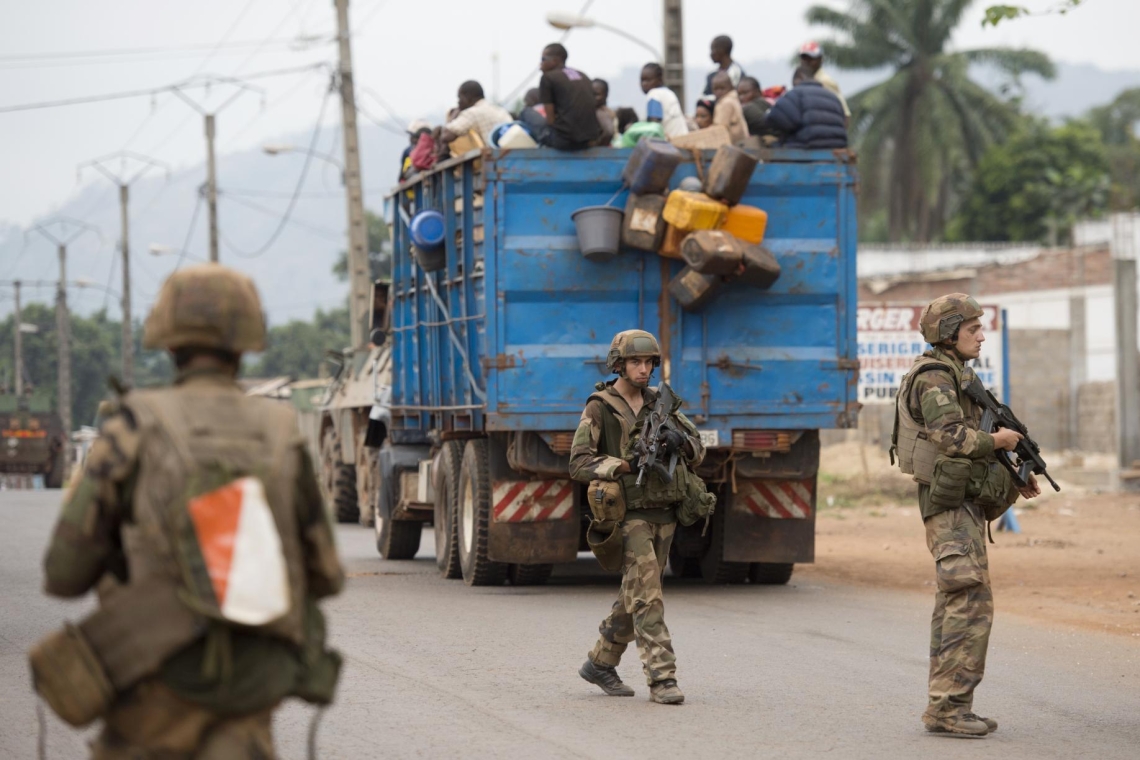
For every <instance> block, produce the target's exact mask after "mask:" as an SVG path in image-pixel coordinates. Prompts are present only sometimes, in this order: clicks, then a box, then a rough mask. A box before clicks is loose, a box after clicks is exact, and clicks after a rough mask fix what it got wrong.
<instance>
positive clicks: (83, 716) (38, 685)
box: [28, 624, 115, 728]
mask: <svg viewBox="0 0 1140 760" xmlns="http://www.w3.org/2000/svg"><path fill="white" fill-rule="evenodd" d="M28 659H29V661H30V663H31V666H32V685H33V686H34V687H35V689H36V691H37V692H39V695H40V696H41V697H43V699H44V701H45V702H47V703H48V706H49V707H50V708H51V709H52V711H53V712H54V713H55V714H56V715H58V716H59V717H60V718H62V719H63V720H64V721H66V722H67V723H69V724H71V725H72V726H75V727H76V728H82V727H84V726H86V725H87V724H89V723H91V721H93V720H95V719H96V718H98V717H99V716H101V715H103V714H104V713H106V712H107V710H108V709H109V708H110V707H111V703H112V702H113V701H114V699H115V687H113V686H112V685H111V681H110V679H109V678H108V677H107V673H106V671H105V670H104V669H103V665H102V664H101V663H100V662H99V658H98V657H97V656H96V655H95V652H94V650H92V649H91V644H90V643H89V642H88V641H87V639H86V638H84V636H83V633H82V632H81V631H80V630H79V629H78V628H76V627H75V626H73V625H70V624H68V625H66V626H64V628H63V630H60V631H56V632H54V633H52V634H50V635H49V636H48V637H47V638H45V639H43V640H42V641H40V642H39V643H38V644H36V645H35V646H34V647H33V648H32V651H31V653H30V654H29V655H28Z"/></svg>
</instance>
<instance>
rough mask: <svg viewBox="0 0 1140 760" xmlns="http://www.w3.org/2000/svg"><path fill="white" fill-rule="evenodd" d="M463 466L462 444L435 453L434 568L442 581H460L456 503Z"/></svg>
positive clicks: (448, 443)
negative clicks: (436, 455)
mask: <svg viewBox="0 0 1140 760" xmlns="http://www.w3.org/2000/svg"><path fill="white" fill-rule="evenodd" d="M462 464H463V444H462V443H461V442H459V441H447V442H446V443H444V444H443V450H442V451H440V453H439V472H438V473H436V479H435V529H434V533H435V566H436V567H438V568H439V574H440V575H441V576H443V577H444V578H449V579H450V578H461V577H463V571H462V569H461V568H460V567H459V532H458V529H457V527H456V524H455V523H456V520H455V514H456V502H457V501H458V494H459V468H460V466H461V465H462Z"/></svg>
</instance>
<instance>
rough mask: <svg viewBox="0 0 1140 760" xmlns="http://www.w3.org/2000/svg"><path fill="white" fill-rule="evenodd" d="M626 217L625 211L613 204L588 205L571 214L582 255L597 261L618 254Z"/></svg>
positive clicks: (608, 258)
mask: <svg viewBox="0 0 1140 760" xmlns="http://www.w3.org/2000/svg"><path fill="white" fill-rule="evenodd" d="M624 217H625V212H624V211H622V210H621V209H620V208H614V207H613V206H586V207H584V208H580V209H578V210H577V211H575V212H574V213H573V214H571V215H570V218H571V219H573V220H574V227H575V229H576V230H577V231H578V247H579V248H580V249H581V250H582V255H583V256H585V257H586V258H587V259H588V260H590V261H596V262H602V261H609V260H610V259H612V258H613V257H614V256H617V253H618V246H619V245H620V244H621V223H622V219H623V218H624Z"/></svg>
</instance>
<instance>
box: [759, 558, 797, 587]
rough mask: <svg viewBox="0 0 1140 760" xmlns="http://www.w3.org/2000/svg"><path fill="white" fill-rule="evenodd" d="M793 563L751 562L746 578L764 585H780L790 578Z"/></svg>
mask: <svg viewBox="0 0 1140 760" xmlns="http://www.w3.org/2000/svg"><path fill="white" fill-rule="evenodd" d="M794 569H795V565H793V564H792V563H791V562H753V563H752V565H751V566H750V567H749V569H748V579H749V580H751V581H752V582H753V583H760V584H763V585H765V586H782V585H784V584H785V583H787V582H788V581H790V580H791V579H792V570H794Z"/></svg>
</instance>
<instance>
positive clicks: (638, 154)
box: [621, 137, 685, 195]
mask: <svg viewBox="0 0 1140 760" xmlns="http://www.w3.org/2000/svg"><path fill="white" fill-rule="evenodd" d="M684 158H685V154H684V153H682V152H681V151H680V150H678V149H677V148H676V147H674V145H673V143H671V142H669V141H668V140H662V139H661V138H657V137H650V138H646V139H644V140H642V141H641V142H639V143H638V144H637V147H635V148H634V149H633V153H632V154H631V155H630V157H629V161H628V162H626V165H625V168H624V169H623V170H622V172H621V180H622V182H623V183H625V184H626V185H627V186H628V187H629V190H630V192H631V193H633V194H635V195H651V194H654V193H664V192H665V191H666V190H668V189H669V180H670V178H671V177H672V176H673V171H674V170H675V169H676V168H677V166H678V165H679V164H680V163H681V161H682V160H683V159H684Z"/></svg>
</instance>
